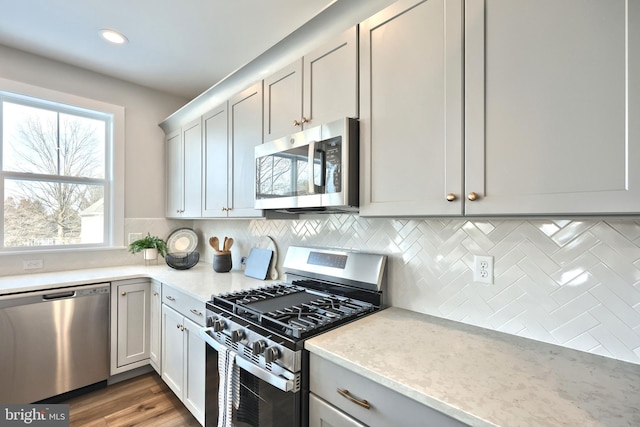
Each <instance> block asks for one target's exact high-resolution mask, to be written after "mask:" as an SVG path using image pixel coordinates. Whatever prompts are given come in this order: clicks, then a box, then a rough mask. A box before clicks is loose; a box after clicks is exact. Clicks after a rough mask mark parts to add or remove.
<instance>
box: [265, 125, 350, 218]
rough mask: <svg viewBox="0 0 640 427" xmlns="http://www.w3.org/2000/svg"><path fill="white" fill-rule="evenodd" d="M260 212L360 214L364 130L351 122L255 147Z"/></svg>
mask: <svg viewBox="0 0 640 427" xmlns="http://www.w3.org/2000/svg"><path fill="white" fill-rule="evenodd" d="M255 154H256V186H255V208H256V209H266V210H280V211H288V212H333V211H347V212H348V211H357V210H358V205H359V192H358V187H359V174H360V171H359V167H358V164H359V131H358V121H357V120H356V119H351V118H345V119H340V120H336V121H334V122H330V123H326V124H323V125H320V126H315V127H312V128H309V129H306V130H303V131H300V132H298V133H295V134H293V135H290V136H287V137H283V138H280V139H277V140H274V141H271V142H268V143H265V144H262V145H259V146H257V147H256V149H255Z"/></svg>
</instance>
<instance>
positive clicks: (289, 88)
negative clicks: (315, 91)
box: [264, 60, 302, 141]
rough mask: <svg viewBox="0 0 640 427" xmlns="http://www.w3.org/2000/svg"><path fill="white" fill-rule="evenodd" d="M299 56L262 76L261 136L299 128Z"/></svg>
mask: <svg viewBox="0 0 640 427" xmlns="http://www.w3.org/2000/svg"><path fill="white" fill-rule="evenodd" d="M301 111H302V60H298V61H296V62H294V63H292V64H291V65H288V66H287V67H285V68H283V69H281V70H279V71H277V72H276V73H274V74H272V75H270V76H269V77H267V78H265V79H264V140H265V141H271V140H273V139H277V138H280V137H281V136H284V135H289V134H292V133H295V132H298V131H299V130H301V129H302V117H300V112H301Z"/></svg>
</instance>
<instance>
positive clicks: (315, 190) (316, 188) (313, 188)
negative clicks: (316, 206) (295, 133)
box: [309, 141, 327, 194]
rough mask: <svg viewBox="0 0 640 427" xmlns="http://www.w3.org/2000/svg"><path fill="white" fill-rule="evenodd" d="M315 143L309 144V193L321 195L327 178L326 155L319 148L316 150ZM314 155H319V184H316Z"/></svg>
mask: <svg viewBox="0 0 640 427" xmlns="http://www.w3.org/2000/svg"><path fill="white" fill-rule="evenodd" d="M316 144H317V142H316V141H311V142H310V143H309V193H311V194H322V193H323V192H324V186H325V181H326V179H327V178H326V176H327V172H326V169H327V153H325V152H324V150H322V149H321V148H318V149H316ZM316 153H319V154H320V182H319V183H317V182H316V174H315V168H316Z"/></svg>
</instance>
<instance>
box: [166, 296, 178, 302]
mask: <svg viewBox="0 0 640 427" xmlns="http://www.w3.org/2000/svg"><path fill="white" fill-rule="evenodd" d="M167 299H168V300H169V301H175V300H176V299H175V298H174V297H172V296H171V295H167Z"/></svg>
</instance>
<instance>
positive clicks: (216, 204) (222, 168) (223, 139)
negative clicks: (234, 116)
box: [202, 102, 229, 218]
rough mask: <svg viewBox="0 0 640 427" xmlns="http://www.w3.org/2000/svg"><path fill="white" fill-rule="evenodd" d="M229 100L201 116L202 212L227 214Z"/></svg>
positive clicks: (206, 214) (223, 215)
mask: <svg viewBox="0 0 640 427" xmlns="http://www.w3.org/2000/svg"><path fill="white" fill-rule="evenodd" d="M227 105H228V103H227V102H225V103H224V104H222V105H220V106H218V107H216V108H214V109H212V110H211V111H209V112H208V113H207V114H205V115H204V116H203V117H202V138H203V141H202V149H203V153H202V156H203V160H204V163H203V169H202V216H203V217H206V218H225V217H226V216H227V206H228V203H227V188H228V185H229V182H228V178H227V161H228V160H227V159H228V157H229V146H228V144H229V143H228V128H227V126H228V114H227V112H228V110H227Z"/></svg>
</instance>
